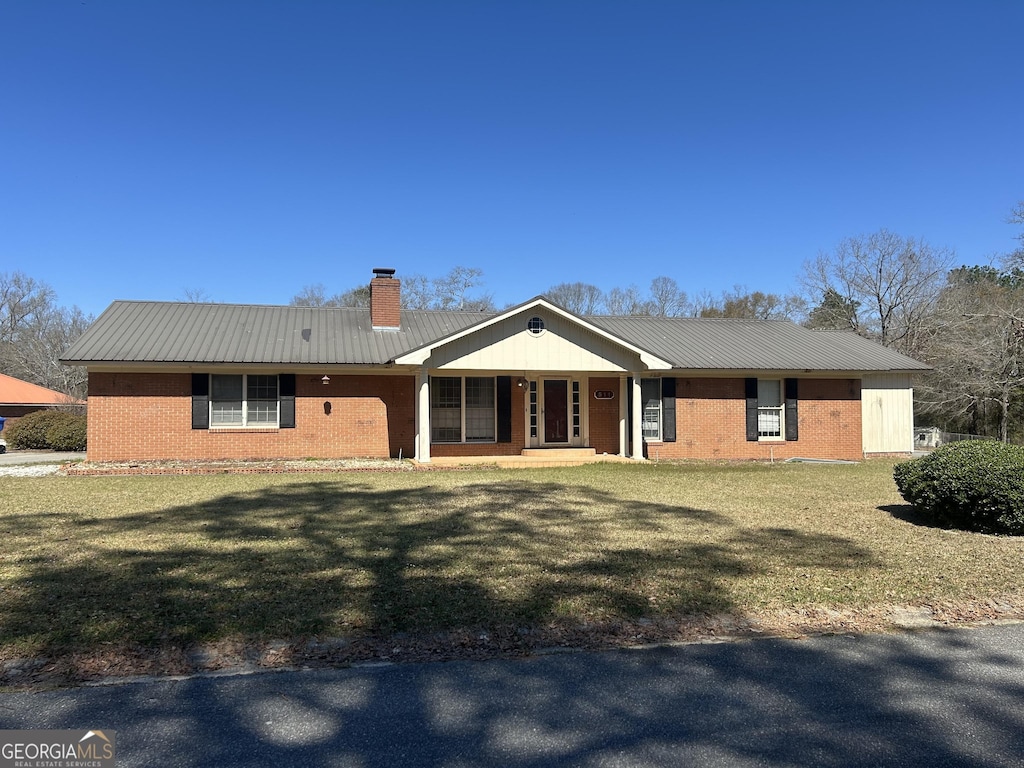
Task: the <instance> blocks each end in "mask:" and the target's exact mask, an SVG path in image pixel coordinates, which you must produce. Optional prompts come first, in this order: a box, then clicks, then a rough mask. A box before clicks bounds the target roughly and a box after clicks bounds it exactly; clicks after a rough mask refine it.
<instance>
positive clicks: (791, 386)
mask: <svg viewBox="0 0 1024 768" xmlns="http://www.w3.org/2000/svg"><path fill="white" fill-rule="evenodd" d="M796 382H797V380H796V379H786V439H787V440H798V439H799V436H800V431H799V430H800V420H799V416H798V414H797V410H796V400H797V383H796Z"/></svg>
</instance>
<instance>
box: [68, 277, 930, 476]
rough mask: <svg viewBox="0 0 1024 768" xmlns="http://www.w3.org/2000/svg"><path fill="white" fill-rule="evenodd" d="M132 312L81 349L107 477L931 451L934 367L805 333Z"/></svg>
mask: <svg viewBox="0 0 1024 768" xmlns="http://www.w3.org/2000/svg"><path fill="white" fill-rule="evenodd" d="M374 273H375V276H374V278H373V279H372V280H371V282H370V290H371V301H370V304H371V306H370V308H369V309H355V308H311V307H290V306H288V307H285V306H252V305H230V304H194V303H165V302H133V301H117V302H114V303H113V304H112V305H111V306H110V307H109V308H108V309H107V310H106V311H105V312H104V313H103V314H102V315H101V316H100V317H99V319H97V320H96V322H95V323H94V324H93V326H92V327H91V328H90V329H89V330H88V331H87V332H86V333H85V334H84V335H83V336H82V338H81V339H80V340H79V341H78V342H77V343H76V344H75V345H74V346H72V347H71V349H69V350H68V351H67V353H66V354H65V357H64V362H65V363H68V364H71V365H84V366H87V367H88V373H89V448H88V457H89V459H90V460H92V461H122V460H141V459H197V460H201V459H224V458H239V459H241V458H310V457H315V458H342V457H356V456H373V457H388V456H391V457H397V456H404V457H408V458H415V459H416V460H418V461H420V462H429V461H431V459H432V458H436V457H459V456H501V455H515V454H520V453H522V452H523V451H524V449H555V448H568V447H576V448H583V449H589V450H592V451H593V452H594V453H596V454H605V453H607V454H613V455H619V456H622V457H629V458H635V459H641V458H644V457H648V458H661V459H668V458H699V459H767V458H769V457H771V458H774V459H776V460H778V459H785V458H789V457H794V456H800V457H813V458H824V459H860V458H862V457H864V456H865V455H872V454H903V453H909V452H910V451H911V450H912V449H913V389H912V384H911V377H912V376H913V375H914V374H915V373H919V372H921V371H923V370H927V366H925V365H923V364H922V363H919V362H918V361H916V360H913V359H911V358H909V357H906V356H904V355H901V354H898V353H896V352H894V351H892V350H890V349H887V348H885V347H882V346H880V345H878V344H875V343H873V342H871V341H868V340H866V339H863V338H861V337H859V336H856V335H855V334H852V333H842V332H825V331H811V330H807V329H806V328H802V327H800V326H798V325H795V324H793V323H790V322H781V321H780V322H776V321H757V320H724V319H694V318H659V317H580V316H577V315H574V314H573V313H571V312H568V311H566V310H565V309H562V308H561V307H558V306H557V305H555V304H553V303H552V302H550V301H548V300H547V299H545V298H544V297H537V298H534V299H530V300H529V301H527V302H524V303H522V304H520V305H518V306H515V307H512V308H511V309H506V310H503V311H501V312H497V313H479V312H462V311H418V310H403V309H402V308H401V294H400V281H399V280H398V279H396V278H395V277H394V270H374Z"/></svg>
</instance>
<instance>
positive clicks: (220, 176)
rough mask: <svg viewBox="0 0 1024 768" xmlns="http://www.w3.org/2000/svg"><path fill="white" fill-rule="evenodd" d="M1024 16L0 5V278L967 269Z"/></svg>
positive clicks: (1001, 197) (740, 281) (185, 281)
mask: <svg viewBox="0 0 1024 768" xmlns="http://www.w3.org/2000/svg"><path fill="white" fill-rule="evenodd" d="M1021 29H1024V3H1021V2H1019V1H1018V0H1006V1H993V0H988V1H986V0H980V1H972V2H966V0H965V1H964V2H958V3H948V2H939V1H935V0H932V1H930V2H909V1H908V2H894V1H892V0H890V1H888V2H872V1H870V0H868V1H867V2H863V1H860V0H859V1H858V2H846V3H838V2H811V1H810V0H808V1H807V2H739V1H732V2H710V1H709V2H703V3H697V2H682V1H679V2H643V1H640V2H625V1H624V2H601V1H597V2H594V1H589V2H582V1H581V2H557V1H554V2H486V0H483V1H480V2H470V1H469V0H465V1H464V2H444V1H443V0H436V1H434V2H408V3H400V2H384V1H381V2H312V1H307V2H284V1H283V0H281V1H280V2H255V1H253V0H246V1H243V0H237V1H236V2H229V1H228V0H221V1H220V2H205V1H204V2H190V1H187V0H173V2H171V1H170V0H168V1H167V2H151V1H139V0H125V1H124V2H114V1H105V0H85V1H84V2H80V1H79V0H75V1H74V2H61V0H48V1H47V2H34V1H32V0H6V2H3V3H2V4H0V179H2V181H0V272H12V271H15V270H20V271H23V272H26V273H28V274H29V275H31V276H32V277H35V278H37V279H39V280H44V281H46V282H48V283H49V284H50V285H51V286H53V288H54V289H55V290H56V291H57V294H58V299H59V302H60V303H62V304H65V305H72V304H75V305H78V306H80V307H81V308H82V309H83V310H85V311H86V312H87V313H97V314H98V313H99V312H100V311H102V310H103V309H104V308H105V307H106V306H107V305H108V304H109V303H110V302H111V301H112V300H114V299H118V298H131V299H165V300H175V299H181V298H183V297H184V295H185V291H186V289H197V290H202V291H204V292H205V293H206V295H207V296H209V297H210V298H211V299H212V300H215V301H229V302H254V303H286V302H287V301H288V300H289V299H290V297H291V296H293V295H294V294H295V293H297V292H298V291H299V290H300V289H301V288H302V287H303V286H304V285H308V284H315V283H323V284H324V285H325V286H327V289H328V291H329V292H334V291H342V290H345V289H348V288H351V287H354V286H357V285H361V284H364V283H366V282H367V281H368V280H369V278H370V277H371V269H372V268H373V267H378V266H384V267H394V268H396V269H397V270H398V276H399V277H401V276H402V275H403V274H409V273H422V274H426V275H428V276H437V275H441V274H443V273H445V272H447V271H448V270H449V269H451V268H452V267H454V266H456V265H464V266H471V267H478V268H480V269H482V270H483V272H484V279H485V283H486V285H485V289H486V290H487V291H489V292H490V293H492V294H493V295H494V297H495V300H496V301H497V303H498V304H499V305H504V304H509V303H517V302H519V301H523V300H525V299H527V298H530V297H531V296H534V295H536V294H538V293H541V292H543V291H544V290H545V289H546V288H547V287H549V286H551V285H553V284H555V283H559V282H567V281H575V280H582V281H585V282H591V283H594V284H596V285H598V286H600V287H601V288H603V289H609V288H612V287H614V286H626V285H629V284H631V283H632V284H636V285H638V286H640V287H641V288H646V286H647V285H648V284H649V282H650V280H651V279H652V278H653V277H655V276H658V275H668V276H670V277H673V278H675V279H676V280H677V281H678V282H679V284H680V286H681V287H682V288H684V289H685V290H687V291H688V292H689V293H690V294H691V295H692V294H697V293H700V292H702V291H710V292H711V293H715V294H717V293H720V292H721V291H723V290H729V289H732V288H733V287H734V286H736V285H743V286H746V287H747V288H749V289H750V290H764V291H775V292H784V291H788V290H790V289H792V288H795V287H796V283H797V277H798V275H799V273H800V271H801V266H802V264H803V263H804V261H805V260H807V259H810V258H813V257H814V256H815V255H816V254H817V253H818V252H819V251H823V250H829V249H831V248H832V247H834V246H835V245H836V244H837V243H838V242H839V241H840V240H842V239H843V238H845V237H848V236H851V235H858V234H867V233H870V232H873V231H876V230H877V229H879V228H882V227H887V228H889V229H891V230H893V231H896V232H898V233H900V234H902V235H906V236H915V237H921V238H924V239H926V240H927V241H929V242H930V243H931V244H933V245H935V246H940V247H949V248H952V249H955V251H956V253H957V258H958V260H959V261H960V262H963V263H970V264H974V263H984V262H987V261H988V260H990V259H991V258H992V257H993V256H996V255H998V254H1000V253H1005V252H1008V251H1010V250H1012V249H1013V247H1014V245H1015V241H1014V239H1013V237H1014V235H1015V234H1017V230H1016V229H1015V228H1014V227H1013V226H1011V225H1009V224H1007V223H1006V219H1007V217H1008V215H1009V212H1010V209H1011V208H1012V207H1013V205H1014V204H1015V203H1016V202H1017V201H1018V200H1022V199H1024V142H1022V140H1021V137H1022V136H1024V101H1022V99H1021V72H1022V71H1024V45H1021V41H1020V31H1021Z"/></svg>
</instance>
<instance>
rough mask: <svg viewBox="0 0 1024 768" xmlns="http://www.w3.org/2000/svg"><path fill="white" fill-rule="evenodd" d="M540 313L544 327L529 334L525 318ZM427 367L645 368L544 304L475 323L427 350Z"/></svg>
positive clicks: (636, 357) (626, 352) (627, 352)
mask: <svg viewBox="0 0 1024 768" xmlns="http://www.w3.org/2000/svg"><path fill="white" fill-rule="evenodd" d="M533 317H539V318H540V319H541V320H542V321H543V322H544V330H543V331H542V332H540V333H531V331H530V330H529V328H528V323H529V321H530V319H531V318H533ZM430 367H431V368H440V369H449V370H456V369H458V370H488V371H568V370H579V371H607V372H627V371H637V370H645V369H646V368H647V366H646V365H645V364H643V363H641V361H640V356H639V355H638V354H637V353H636V352H635V351H633V350H631V349H628V348H627V347H625V346H623V345H621V344H617V343H615V341H613V340H611V339H608V338H605V337H603V336H600V335H598V334H597V333H594V332H593V331H591V330H589V329H588V328H585V327H583V326H582V325H580V324H579V323H577V322H574V321H572V320H570V319H568V318H566V317H564V316H563V315H561V314H560V313H556V312H553V311H551V310H549V309H547V308H545V307H543V306H534V307H526V308H524V310H523V311H521V312H518V313H516V314H513V315H510V316H508V317H505V318H503V319H501V320H499V321H498V322H496V323H493V324H491V325H487V326H485V327H483V328H479V329H477V330H475V331H473V332H471V333H469V334H467V335H465V336H462V337H460V338H457V339H454V340H453V341H451V342H449V343H447V344H441V345H439V346H438V347H436V348H435V349H434V350H433V351H432V352H431V355H430Z"/></svg>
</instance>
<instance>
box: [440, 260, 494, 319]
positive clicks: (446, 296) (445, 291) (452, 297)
mask: <svg viewBox="0 0 1024 768" xmlns="http://www.w3.org/2000/svg"><path fill="white" fill-rule="evenodd" d="M483 274H484V273H483V271H482V270H480V269H477V268H476V267H453V268H452V269H451V271H450V272H448V274H446V275H443V276H442V277H436V278H434V279H433V280H432V281H431V286H432V288H433V296H432V297H431V301H430V307H429V308H430V309H462V310H470V311H472V312H485V311H491V310H493V309H494V300H493V298H492V297H491V296H490V294H483V295H479V296H470V295H469V293H470V291H471V290H472V289H473V288H476V287H478V286H480V285H482V284H483Z"/></svg>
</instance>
